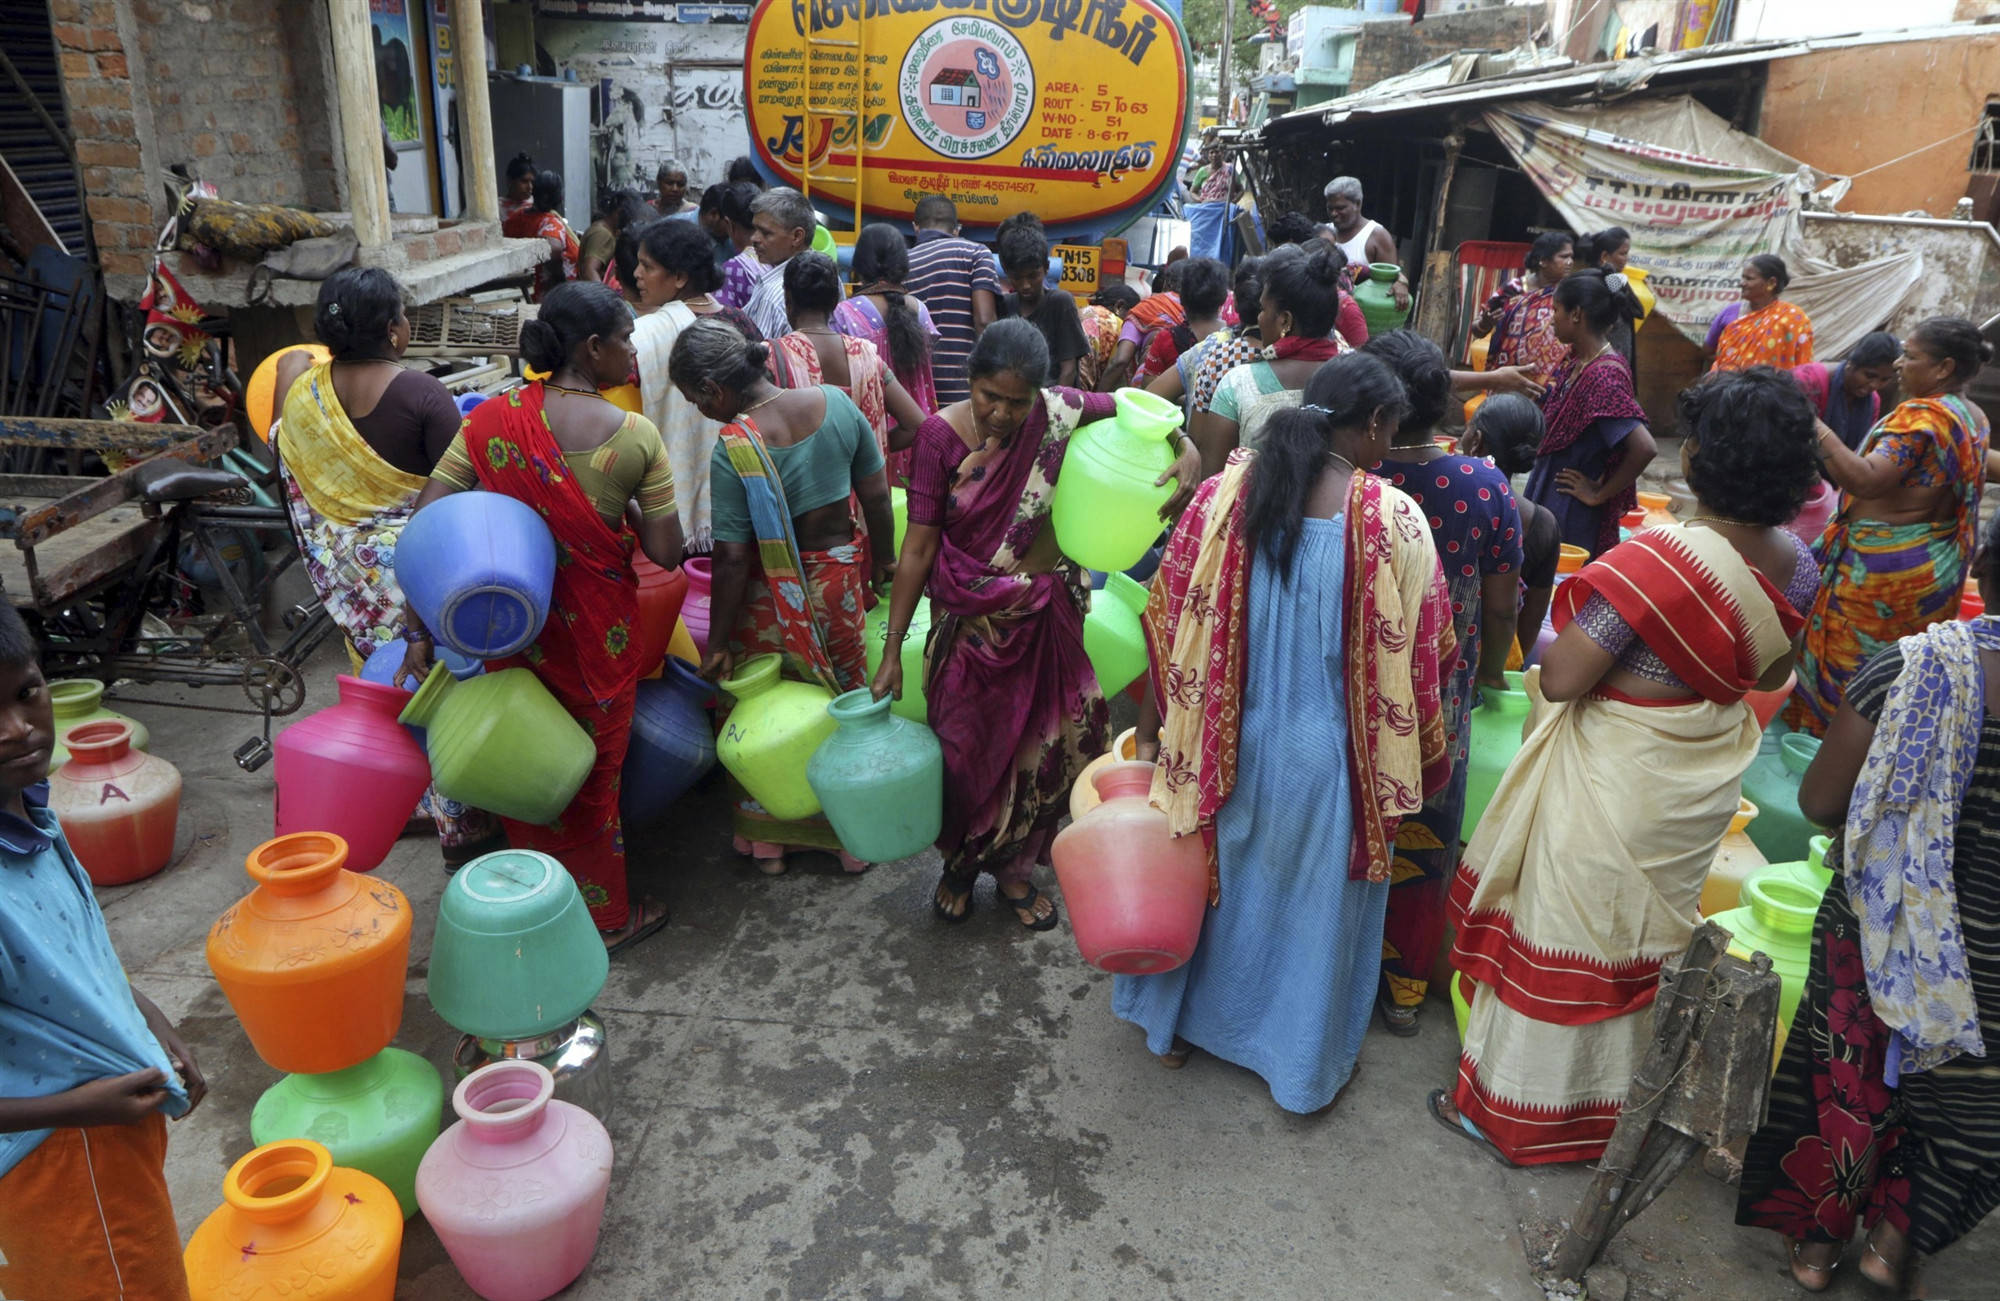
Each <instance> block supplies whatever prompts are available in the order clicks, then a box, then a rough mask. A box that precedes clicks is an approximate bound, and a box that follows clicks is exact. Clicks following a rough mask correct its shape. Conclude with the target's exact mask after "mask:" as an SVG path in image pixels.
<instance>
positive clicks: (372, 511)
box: [278, 361, 426, 527]
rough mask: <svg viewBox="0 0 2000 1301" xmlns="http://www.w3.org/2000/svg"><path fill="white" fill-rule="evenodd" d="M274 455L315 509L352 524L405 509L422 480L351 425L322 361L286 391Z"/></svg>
mask: <svg viewBox="0 0 2000 1301" xmlns="http://www.w3.org/2000/svg"><path fill="white" fill-rule="evenodd" d="M282 415H283V417H284V429H283V432H282V433H281V434H280V435H279V446H278V452H279V456H280V457H281V459H283V461H284V462H285V466H286V468H287V469H289V470H290V471H291V474H292V477H293V478H294V479H295V480H296V481H297V482H298V485H299V492H300V494H301V495H303V496H304V497H305V499H306V504H307V505H308V506H310V507H312V509H313V511H314V513H315V514H318V515H320V516H322V517H323V518H325V519H328V520H331V521H332V522H333V523H335V524H340V525H345V526H348V527H352V526H354V525H357V524H365V523H367V522H368V521H370V520H372V519H374V518H376V517H377V516H380V515H385V514H388V513H390V512H392V511H400V510H408V509H409V506H410V503H411V502H413V501H415V500H416V496H417V494H418V493H420V492H422V491H423V490H424V484H425V482H426V480H424V479H423V478H421V477H419V476H417V475H414V474H410V473H408V472H407V471H404V470H399V469H397V468H396V467H395V466H393V465H391V464H389V463H388V462H387V461H385V460H383V459H382V457H381V455H380V453H378V452H376V450H375V449H374V448H372V447H370V446H369V445H368V440H367V439H365V438H363V437H362V436H361V431H360V430H358V429H356V428H355V427H354V422H353V420H352V419H350V418H349V417H348V414H347V411H346V409H345V408H343V407H342V406H341V405H340V398H339V397H338V396H336V395H335V393H334V390H333V363H332V362H330V361H323V362H321V363H319V364H318V365H317V366H314V367H313V368H312V369H311V370H309V371H307V372H306V373H305V374H304V375H302V376H300V377H299V380H298V382H297V383H295V384H293V385H292V391H291V392H290V393H288V394H286V395H285V408H284V411H283V412H282Z"/></svg>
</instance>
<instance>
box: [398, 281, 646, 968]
mask: <svg viewBox="0 0 2000 1301" xmlns="http://www.w3.org/2000/svg"><path fill="white" fill-rule="evenodd" d="M521 358H522V360H523V361H526V362H527V363H528V364H529V365H531V366H533V367H534V368H535V369H537V370H540V371H546V372H548V379H546V380H536V381H535V382H533V383H531V384H527V385H524V386H522V387H521V388H517V389H511V390H509V391H508V392H506V393H503V394H501V395H500V396H498V397H496V398H492V399H490V400H489V401H486V402H482V403H480V404H479V405H478V406H476V407H474V408H473V409H472V414H471V416H470V417H468V418H467V419H466V422H465V427H464V428H463V429H461V430H460V431H459V434H458V437H457V438H456V439H455V440H454V441H453V442H452V445H451V446H450V447H449V448H448V449H447V450H446V451H445V454H444V456H443V458H442V459H441V460H439V461H438V463H437V467H436V468H435V469H434V470H432V471H431V481H430V484H429V486H427V487H426V488H425V489H424V490H423V492H422V494H420V495H419V496H418V497H417V509H418V510H419V511H421V510H422V509H423V508H424V507H425V506H427V505H429V504H430V503H431V502H433V501H436V500H437V499H438V498H440V497H444V496H448V495H449V494H451V493H454V492H464V491H468V490H471V489H475V488H476V489H481V490H484V491H486V492H500V493H505V494H507V495H508V496H510V497H513V498H514V499H516V500H517V501H522V502H525V503H527V504H528V505H529V506H531V507H533V508H534V510H535V512H536V513H537V514H539V515H540V516H541V517H542V520H543V522H545V523H546V524H547V525H548V526H549V531H550V532H551V533H553V534H554V535H555V539H556V555H557V562H556V573H555V587H554V590H553V591H552V592H551V594H550V599H549V617H548V620H547V621H546V622H545V623H544V624H543V625H542V631H541V635H540V636H538V637H537V638H536V639H535V641H534V644H533V645H531V646H529V647H528V648H527V649H526V650H525V651H523V652H521V653H520V654H518V655H510V656H507V657H505V658H504V659H497V660H492V661H489V664H490V666H491V667H493V668H501V669H504V668H526V669H528V670H529V671H531V672H532V673H533V674H534V675H535V676H536V677H537V678H539V679H540V680H541V683H542V685H543V686H545V687H547V688H548V689H549V693H550V694H551V695H553V696H554V697H555V698H556V699H557V700H558V701H560V702H561V703H562V706H563V708H564V709H566V710H568V711H569V713H570V716H571V717H573V718H575V719H576V720H577V722H578V723H580V724H581V725H582V726H583V729H584V731H586V732H588V733H589V734H590V737H591V740H592V741H594V742H595V743H596V746H597V761H596V763H595V764H593V765H592V766H591V769H590V775H589V776H588V777H586V778H585V779H584V783H583V786H582V788H581V789H579V790H578V791H577V793H576V795H575V797H574V798H573V799H571V800H570V802H569V806H568V807H567V808H565V809H564V810H563V811H562V816H561V818H560V819H559V820H558V821H557V822H556V823H554V824H552V825H550V826H546V827H537V826H530V825H528V824H526V823H520V822H515V821H512V820H511V819H509V820H507V821H506V823H505V825H506V828H507V836H508V839H509V841H510V842H511V843H512V844H513V845H514V847H515V848H517V849H535V850H540V851H542V852H543V853H546V854H548V855H550V856H551V857H553V858H555V859H556V860H557V861H559V862H560V863H561V864H562V865H563V866H564V867H565V868H567V869H568V870H569V873H570V875H571V876H573V877H575V878H576V882H577V885H578V886H579V888H581V890H582V892H583V898H584V902H585V903H587V904H588V905H589V906H590V917H591V920H592V921H593V922H595V923H596V924H597V928H598V931H599V932H600V933H601V934H602V936H603V938H604V943H605V945H606V947H608V948H610V949H611V950H612V951H613V952H616V951H618V950H619V949H621V948H624V947H625V946H627V945H630V944H633V943H636V942H637V941H639V940H641V939H644V938H645V937H646V936H648V935H650V934H652V933H653V932H654V931H657V930H659V929H660V928H661V927H662V926H664V925H666V923H667V910H666V909H665V908H664V907H663V906H661V905H660V904H659V903H658V902H656V901H652V900H647V901H644V902H643V903H641V904H639V905H638V906H632V905H631V904H630V903H629V902H628V898H627V893H626V883H625V837H624V830H623V827H622V825H621V824H620V822H619V817H618V773H619V769H620V768H622V767H623V766H624V763H625V748H626V743H627V742H628V741H629V740H630V738H631V734H632V707H633V704H634V702H635V701H636V699H637V697H638V686H639V667H640V666H639V657H638V646H639V640H638V638H637V637H635V636H634V635H633V630H634V628H635V627H636V626H637V624H638V619H639V578H638V575H637V574H636V573H635V572H634V571H633V568H632V552H633V550H634V549H635V548H638V549H643V550H644V551H645V553H646V558H647V559H649V560H651V561H652V562H653V563H654V564H656V565H658V566H660V568H662V569H672V568H673V567H674V566H676V565H678V564H680V562H681V523H680V514H679V512H678V511H677V510H676V508H675V505H674V479H673V473H672V471H671V470H669V469H668V468H667V451H666V448H665V447H663V446H661V444H660V434H659V431H658V430H656V429H654V428H653V424H652V422H651V421H650V420H647V419H646V418H645V417H644V416H642V415H637V414H634V413H631V412H626V411H621V410H619V409H618V408H617V407H615V406H613V405H612V404H611V403H610V402H608V401H606V400H605V399H604V398H603V397H602V396H600V395H599V393H598V389H599V388H600V387H602V386H607V385H616V384H622V383H624V382H625V380H626V378H627V377H628V376H630V375H631V373H632V366H633V363H634V354H633V349H632V314H631V312H630V311H628V310H627V309H626V307H625V303H624V300H623V299H621V298H619V297H618V295H617V293H616V292H615V291H613V290H611V289H608V288H606V287H605V286H604V285H601V284H596V283H592V282H588V281H585V282H579V283H576V284H568V285H559V286H557V287H556V288H555V289H554V290H553V291H552V292H551V293H550V294H549V296H548V298H547V299H546V300H545V301H544V302H543V304H542V310H541V314H540V315H539V316H538V317H536V319H534V320H532V321H529V322H528V323H527V324H526V325H524V326H523V327H522V328H521ZM408 617H409V629H408V631H407V632H405V634H404V636H405V637H406V638H407V639H408V640H409V642H410V645H409V648H408V650H407V651H406V652H405V656H404V661H403V662H404V667H405V668H406V669H408V670H410V671H412V672H415V673H418V674H423V673H427V672H428V671H429V670H430V659H431V637H430V634H429V633H428V632H427V631H426V630H425V629H424V627H423V625H422V623H421V621H420V620H419V619H418V617H417V612H416V610H415V609H411V610H410V611H409V616H408Z"/></svg>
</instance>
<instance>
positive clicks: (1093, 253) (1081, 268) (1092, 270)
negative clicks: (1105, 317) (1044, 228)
mask: <svg viewBox="0 0 2000 1301" xmlns="http://www.w3.org/2000/svg"><path fill="white" fill-rule="evenodd" d="M1049 251H1050V252H1051V253H1054V254H1055V255H1056V256H1057V257H1059V258H1061V259H1062V288H1063V292H1064V293H1066V294H1070V295H1073V296H1074V297H1075V298H1077V299H1078V300H1079V301H1081V300H1083V299H1086V298H1089V297H1090V296H1091V295H1092V294H1094V293H1096V292H1097V279H1098V274H1099V272H1098V249H1097V247H1096V245H1093V244H1058V245H1056V246H1055V247H1054V248H1052V249H1050V250H1049Z"/></svg>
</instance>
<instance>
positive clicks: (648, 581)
mask: <svg viewBox="0 0 2000 1301" xmlns="http://www.w3.org/2000/svg"><path fill="white" fill-rule="evenodd" d="M632 570H633V572H634V573H636V574H638V575H639V676H640V677H642V678H643V677H646V676H647V675H649V674H652V673H655V672H657V671H658V670H659V667H660V661H662V660H664V659H666V657H667V647H668V645H669V644H670V643H671V642H672V641H673V638H674V627H675V625H676V624H677V623H678V622H679V620H680V617H681V602H682V601H683V600H685V599H686V598H687V590H688V580H687V575H686V574H684V573H682V572H681V570H680V568H679V567H678V566H676V567H675V568H673V569H662V568H660V567H659V566H658V565H656V564H654V563H653V562H652V561H650V560H648V559H646V557H645V556H644V555H642V554H640V553H638V552H634V553H633V554H632Z"/></svg>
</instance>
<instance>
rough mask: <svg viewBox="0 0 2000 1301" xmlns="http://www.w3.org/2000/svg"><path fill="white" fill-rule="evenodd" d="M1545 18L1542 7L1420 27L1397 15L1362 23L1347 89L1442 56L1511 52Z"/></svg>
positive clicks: (1462, 16)
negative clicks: (1472, 52) (1351, 82)
mask: <svg viewBox="0 0 2000 1301" xmlns="http://www.w3.org/2000/svg"><path fill="white" fill-rule="evenodd" d="M1547 13H1548V7H1547V6H1546V5H1541V4H1532V5H1512V4H1510V5H1491V6H1488V7H1486V8H1483V9H1465V10H1461V11H1459V12H1458V13H1451V14H1435V15H1432V16H1431V17H1428V18H1425V19H1424V20H1423V21H1422V22H1420V23H1412V22H1411V21H1410V20H1409V18H1408V17H1406V16H1401V15H1398V16H1397V17H1394V18H1380V19H1376V20H1374V21H1372V22H1368V23H1364V24H1363V25H1362V28H1361V34H1360V36H1359V38H1358V39H1357V40H1356V41H1355V45H1354V82H1353V86H1352V87H1351V89H1353V90H1361V89H1364V88H1365V87H1368V86H1372V85H1374V84H1375V83H1376V82H1378V81H1381V80H1383V79H1384V78H1385V77H1394V76H1396V75H1398V74H1400V73H1405V72H1408V71H1409V70H1410V69H1412V68H1414V67H1416V66H1418V65H1419V64H1423V63H1428V62H1430V61H1431V60H1432V59H1435V58H1437V57H1438V56H1439V55H1443V54H1455V53H1457V52H1458V51H1460V50H1508V49H1512V48H1513V47H1514V46H1516V45H1519V44H1521V43H1522V42H1523V41H1525V40H1527V39H1528V37H1530V36H1531V35H1533V34H1534V32H1535V30H1536V29H1537V28H1539V27H1540V26H1541V25H1542V23H1543V22H1544V21H1545V19H1546V17H1547Z"/></svg>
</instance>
